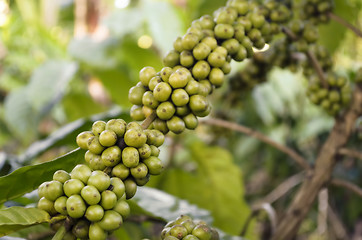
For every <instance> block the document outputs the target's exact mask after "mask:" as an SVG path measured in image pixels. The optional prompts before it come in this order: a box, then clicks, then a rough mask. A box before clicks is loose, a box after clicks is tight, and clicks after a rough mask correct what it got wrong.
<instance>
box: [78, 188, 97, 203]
mask: <svg viewBox="0 0 362 240" xmlns="http://www.w3.org/2000/svg"><path fill="white" fill-rule="evenodd" d="M80 195H81V196H82V198H83V199H84V201H85V202H86V203H87V204H88V205H95V204H97V203H99V201H100V200H101V194H100V193H99V191H98V189H97V188H96V187H94V186H92V185H89V186H85V187H84V188H83V189H82V191H81V192H80Z"/></svg>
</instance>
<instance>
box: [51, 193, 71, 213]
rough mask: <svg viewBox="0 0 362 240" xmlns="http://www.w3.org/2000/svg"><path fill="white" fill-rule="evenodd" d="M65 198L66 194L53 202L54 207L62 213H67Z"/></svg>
mask: <svg viewBox="0 0 362 240" xmlns="http://www.w3.org/2000/svg"><path fill="white" fill-rule="evenodd" d="M67 199H68V198H67V197H66V196H61V197H59V198H58V199H57V200H55V202H54V209H55V210H56V211H57V212H58V213H60V214H62V215H68V212H67Z"/></svg>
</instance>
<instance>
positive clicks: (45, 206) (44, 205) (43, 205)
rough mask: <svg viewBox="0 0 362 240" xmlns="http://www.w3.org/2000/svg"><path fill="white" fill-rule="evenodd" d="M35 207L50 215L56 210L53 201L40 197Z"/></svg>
mask: <svg viewBox="0 0 362 240" xmlns="http://www.w3.org/2000/svg"><path fill="white" fill-rule="evenodd" d="M37 207H38V208H39V209H41V210H44V211H46V212H47V213H49V214H50V215H55V214H56V213H57V211H56V210H55V208H54V202H53V201H50V200H48V199H46V198H45V197H42V198H40V199H39V202H38V205H37Z"/></svg>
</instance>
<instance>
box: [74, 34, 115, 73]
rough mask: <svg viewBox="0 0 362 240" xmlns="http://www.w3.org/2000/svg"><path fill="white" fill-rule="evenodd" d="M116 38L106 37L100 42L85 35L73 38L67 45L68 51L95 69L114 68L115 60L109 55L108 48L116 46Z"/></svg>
mask: <svg viewBox="0 0 362 240" xmlns="http://www.w3.org/2000/svg"><path fill="white" fill-rule="evenodd" d="M117 44H118V40H116V39H113V38H108V39H106V40H104V41H102V42H96V41H95V40H93V39H91V38H89V37H85V38H82V39H73V40H72V41H71V42H70V43H69V46H68V52H69V54H70V55H71V56H73V57H74V58H75V59H77V60H78V61H80V62H81V63H84V64H86V65H88V66H90V67H92V68H96V69H111V68H115V66H116V64H117V61H116V59H115V58H112V57H111V53H110V52H109V49H110V48H111V47H114V46H117Z"/></svg>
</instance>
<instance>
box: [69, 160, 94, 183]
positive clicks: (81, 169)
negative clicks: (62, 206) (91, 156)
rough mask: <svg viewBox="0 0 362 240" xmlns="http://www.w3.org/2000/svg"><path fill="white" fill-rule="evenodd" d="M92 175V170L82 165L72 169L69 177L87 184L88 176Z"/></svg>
mask: <svg viewBox="0 0 362 240" xmlns="http://www.w3.org/2000/svg"><path fill="white" fill-rule="evenodd" d="M91 174H92V170H91V169H90V168H89V167H88V166H87V165H84V164H78V165H77V166H75V167H74V168H73V170H72V171H71V172H70V177H71V178H72V179H79V180H81V181H82V182H83V183H84V184H86V183H87V181H88V178H89V176H90V175H91Z"/></svg>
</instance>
